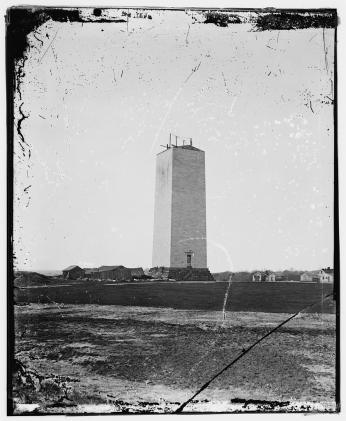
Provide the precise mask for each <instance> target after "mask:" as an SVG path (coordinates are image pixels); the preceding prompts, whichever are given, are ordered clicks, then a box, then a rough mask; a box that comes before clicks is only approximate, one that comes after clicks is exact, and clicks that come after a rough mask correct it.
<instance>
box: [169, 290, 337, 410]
mask: <svg viewBox="0 0 346 421" xmlns="http://www.w3.org/2000/svg"><path fill="white" fill-rule="evenodd" d="M332 295H333V294H332V293H331V294H327V295H325V296H324V297H322V300H318V301H315V302H313V303H312V304H309V305H308V306H306V307H304V308H303V309H302V310H299V311H297V313H294V314H293V315H292V316H290V317H289V318H288V319H286V320H284V321H283V322H281V323H280V324H279V325H277V326H276V327H274V328H273V329H271V330H270V331H269V332H267V333H266V334H265V335H264V336H262V337H261V338H260V339H258V340H257V341H256V342H254V343H253V344H252V345H250V346H249V347H248V348H246V349H243V350H242V352H241V353H240V354H239V355H238V356H237V357H236V358H234V359H233V360H232V361H231V362H230V363H229V364H227V365H226V366H225V367H224V368H223V369H222V370H220V371H219V372H218V373H216V374H215V375H214V376H213V377H212V378H211V379H210V380H208V381H207V382H206V383H205V384H204V385H203V386H202V387H201V388H200V389H198V390H197V392H196V393H195V394H194V395H193V396H192V397H191V398H189V399H188V400H187V401H185V402H184V403H182V404H181V405H180V406H179V408H178V409H177V410H176V411H175V413H180V412H183V409H184V408H185V406H186V405H188V404H189V403H190V402H191V401H193V399H195V397H196V396H197V395H199V394H200V393H201V392H202V391H203V390H204V389H206V388H207V387H208V386H209V385H210V383H211V382H212V381H214V380H215V379H216V378H217V377H219V376H220V375H221V374H222V373H224V372H225V371H226V370H228V369H229V368H230V367H232V365H234V364H235V363H236V362H237V361H238V360H240V359H241V358H243V357H244V355H246V354H247V353H248V352H250V351H251V349H252V348H254V347H255V346H256V345H258V344H259V343H260V342H262V341H264V339H266V338H267V337H268V336H269V335H271V334H272V333H274V332H276V331H277V330H278V329H280V327H282V326H283V325H285V324H286V323H288V322H289V321H290V320H292V319H294V318H295V317H296V316H298V314H300V313H301V312H303V311H305V310H307V309H308V308H310V307H313V306H314V305H316V304H318V303H320V302H323V301H324V300H325V299H326V298H328V297H331V296H332Z"/></svg>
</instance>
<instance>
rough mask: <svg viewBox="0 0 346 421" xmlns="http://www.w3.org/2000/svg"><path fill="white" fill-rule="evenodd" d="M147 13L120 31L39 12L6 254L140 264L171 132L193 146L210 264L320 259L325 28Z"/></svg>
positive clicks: (327, 260)
mask: <svg viewBox="0 0 346 421" xmlns="http://www.w3.org/2000/svg"><path fill="white" fill-rule="evenodd" d="M91 10H92V9H91ZM85 13H89V12H87V11H85ZM115 13H117V14H119V13H120V12H114V11H113V14H115ZM150 15H151V16H152V19H141V18H131V19H130V20H129V25H128V31H127V24H126V23H107V24H101V23H84V24H81V23H58V22H53V21H49V22H47V23H45V24H44V25H43V26H41V27H40V28H39V29H38V30H37V31H36V33H35V36H34V34H32V35H31V36H30V42H31V45H32V47H31V49H30V52H29V55H28V60H27V61H26V63H25V77H24V79H23V84H22V102H23V106H22V111H23V112H24V113H25V115H28V116H29V118H28V119H26V120H24V122H23V124H22V131H23V134H24V136H25V140H26V141H27V142H28V143H29V144H30V148H31V158H30V160H28V159H27V158H22V159H21V158H20V156H21V154H20V149H19V147H18V143H17V145H16V148H15V149H16V154H17V155H16V156H15V168H14V169H15V186H14V188H15V208H14V218H15V219H14V226H15V229H14V246H15V255H16V256H17V259H16V261H15V263H16V267H18V268H21V269H27V270H31V269H33V270H35V269H36V270H39V269H62V268H63V267H65V266H68V265H70V264H78V265H80V266H91V267H93V266H99V265H102V264H105V265H106V264H123V265H125V266H129V267H132V266H143V267H150V264H151V252H152V235H153V211H154V187H155V157H156V153H158V152H160V151H161V150H162V148H161V147H160V144H166V143H167V142H168V138H169V132H172V133H174V134H178V135H181V136H185V137H192V138H193V142H194V145H195V146H196V147H198V148H201V149H203V150H204V151H205V152H206V188H207V237H208V265H209V267H210V269H211V270H212V271H219V270H220V271H221V270H242V269H244V270H252V269H256V268H257V269H262V268H270V269H273V270H277V269H285V268H292V267H293V268H297V269H316V268H320V267H324V266H332V265H333V153H334V151H333V136H334V133H333V106H332V105H331V103H330V102H331V101H330V99H332V98H333V96H332V95H333V87H332V83H331V80H333V37H334V33H333V32H334V31H333V30H331V29H325V30H324V34H323V29H305V30H298V31H266V32H255V31H254V30H253V28H252V27H251V25H250V24H241V25H230V26H229V27H228V28H220V27H217V26H215V25H213V24H202V23H199V21H201V20H203V19H202V18H201V16H199V15H198V13H197V12H194V13H191V12H190V13H189V14H186V13H184V12H177V11H174V12H173V11H151V12H150ZM195 19H197V20H195ZM194 22H195V23H194ZM46 34H48V36H46ZM37 38H38V39H37ZM323 39H324V40H323ZM39 40H42V43H41V41H39ZM324 47H325V48H324ZM198 65H199V67H198V70H196V71H195V72H193V69H196V67H197V66H198ZM16 103H17V105H18V104H20V102H19V98H17V102H16ZM15 140H16V139H15ZM17 140H18V139H17ZM28 162H30V166H29V165H28ZM28 186H31V187H29V188H27V187H28ZM25 188H27V189H26V190H25V191H24V189H25Z"/></svg>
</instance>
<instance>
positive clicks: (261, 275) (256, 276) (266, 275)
mask: <svg viewBox="0 0 346 421" xmlns="http://www.w3.org/2000/svg"><path fill="white" fill-rule="evenodd" d="M252 281H253V282H275V273H274V272H272V271H270V270H265V271H263V272H260V271H257V272H254V273H253V274H252Z"/></svg>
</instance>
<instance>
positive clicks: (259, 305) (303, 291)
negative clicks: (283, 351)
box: [15, 282, 335, 313]
mask: <svg viewBox="0 0 346 421" xmlns="http://www.w3.org/2000/svg"><path fill="white" fill-rule="evenodd" d="M227 287H228V283H227V282H215V283H198V282H195V283H187V282H181V283H178V282H174V283H173V282H147V283H145V282H143V283H128V284H111V285H105V284H98V283H95V282H93V283H91V282H90V283H88V282H84V283H83V284H80V285H70V286H69V285H64V286H54V287H35V288H21V289H18V288H16V290H15V301H16V302H17V303H52V302H55V303H64V304H107V305H124V306H143V307H148V306H149V307H166V308H173V309H191V310H220V309H221V308H222V305H223V302H224V296H225V293H226V290H227ZM332 290H333V286H332V285H328V284H317V283H310V284H309V283H295V282H280V283H275V282H272V283H256V282H234V283H232V285H231V288H230V291H229V296H228V300H227V305H226V309H227V310H228V311H250V312H258V311H260V312H267V313H294V312H297V311H299V310H301V309H302V308H304V307H305V306H307V305H309V304H311V303H314V302H315V301H317V302H318V301H320V300H321V298H322V297H323V296H325V295H326V294H329V293H331V292H332ZM308 311H309V312H312V313H315V312H317V313H321V312H323V313H333V312H334V311H335V308H334V306H333V305H332V302H331V300H327V301H326V302H325V303H324V304H321V303H319V304H317V305H315V306H314V307H311V308H310V309H309V310H308Z"/></svg>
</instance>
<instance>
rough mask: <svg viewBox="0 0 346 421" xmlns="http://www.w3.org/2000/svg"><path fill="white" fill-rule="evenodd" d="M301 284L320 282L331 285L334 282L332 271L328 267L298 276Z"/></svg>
mask: <svg viewBox="0 0 346 421" xmlns="http://www.w3.org/2000/svg"><path fill="white" fill-rule="evenodd" d="M300 280H301V282H320V283H322V284H332V283H333V282H334V270H333V269H331V268H330V267H328V268H325V269H320V270H312V271H309V272H304V273H302V274H301V275H300Z"/></svg>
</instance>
